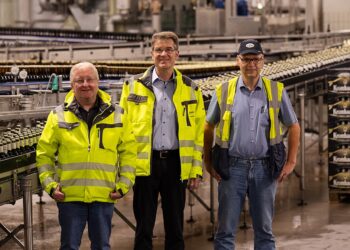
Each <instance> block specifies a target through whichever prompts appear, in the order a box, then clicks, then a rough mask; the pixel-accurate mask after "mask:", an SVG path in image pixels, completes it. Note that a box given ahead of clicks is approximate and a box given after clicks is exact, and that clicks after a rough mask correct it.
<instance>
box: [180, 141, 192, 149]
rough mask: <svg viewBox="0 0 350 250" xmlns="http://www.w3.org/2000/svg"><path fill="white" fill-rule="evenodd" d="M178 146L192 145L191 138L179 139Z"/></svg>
mask: <svg viewBox="0 0 350 250" xmlns="http://www.w3.org/2000/svg"><path fill="white" fill-rule="evenodd" d="M179 144H180V147H193V146H194V141H193V140H179Z"/></svg>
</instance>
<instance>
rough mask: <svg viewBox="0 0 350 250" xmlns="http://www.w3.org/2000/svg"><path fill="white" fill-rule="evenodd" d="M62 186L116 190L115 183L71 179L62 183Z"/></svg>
mask: <svg viewBox="0 0 350 250" xmlns="http://www.w3.org/2000/svg"><path fill="white" fill-rule="evenodd" d="M61 185H62V186H66V187H68V186H70V187H73V186H96V187H108V188H112V189H113V188H115V183H114V182H110V181H106V180H96V179H70V180H64V181H61Z"/></svg>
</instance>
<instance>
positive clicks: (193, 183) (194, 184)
mask: <svg viewBox="0 0 350 250" xmlns="http://www.w3.org/2000/svg"><path fill="white" fill-rule="evenodd" d="M201 180H202V179H201V178H200V177H197V178H190V179H189V180H188V184H187V187H188V189H190V190H195V189H197V188H198V187H199V183H200V182H201Z"/></svg>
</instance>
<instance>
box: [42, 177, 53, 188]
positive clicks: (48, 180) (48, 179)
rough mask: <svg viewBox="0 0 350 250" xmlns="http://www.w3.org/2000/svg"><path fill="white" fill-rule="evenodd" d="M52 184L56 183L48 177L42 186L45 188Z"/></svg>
mask: <svg viewBox="0 0 350 250" xmlns="http://www.w3.org/2000/svg"><path fill="white" fill-rule="evenodd" d="M52 182H54V179H52V178H51V177H47V178H45V179H44V180H43V182H42V185H43V186H44V187H46V186H47V185H49V184H50V183H52Z"/></svg>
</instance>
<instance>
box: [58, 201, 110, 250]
mask: <svg viewBox="0 0 350 250" xmlns="http://www.w3.org/2000/svg"><path fill="white" fill-rule="evenodd" d="M57 207H58V220H59V223H60V225H61V247H60V250H78V249H79V246H80V242H81V237H82V235H83V232H84V228H85V225H86V222H87V223H88V229H89V239H90V241H91V249H93V250H97V249H98V250H109V249H110V245H109V237H110V235H111V227H112V216H113V209H114V204H113V203H107V202H93V203H84V202H58V203H57Z"/></svg>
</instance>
